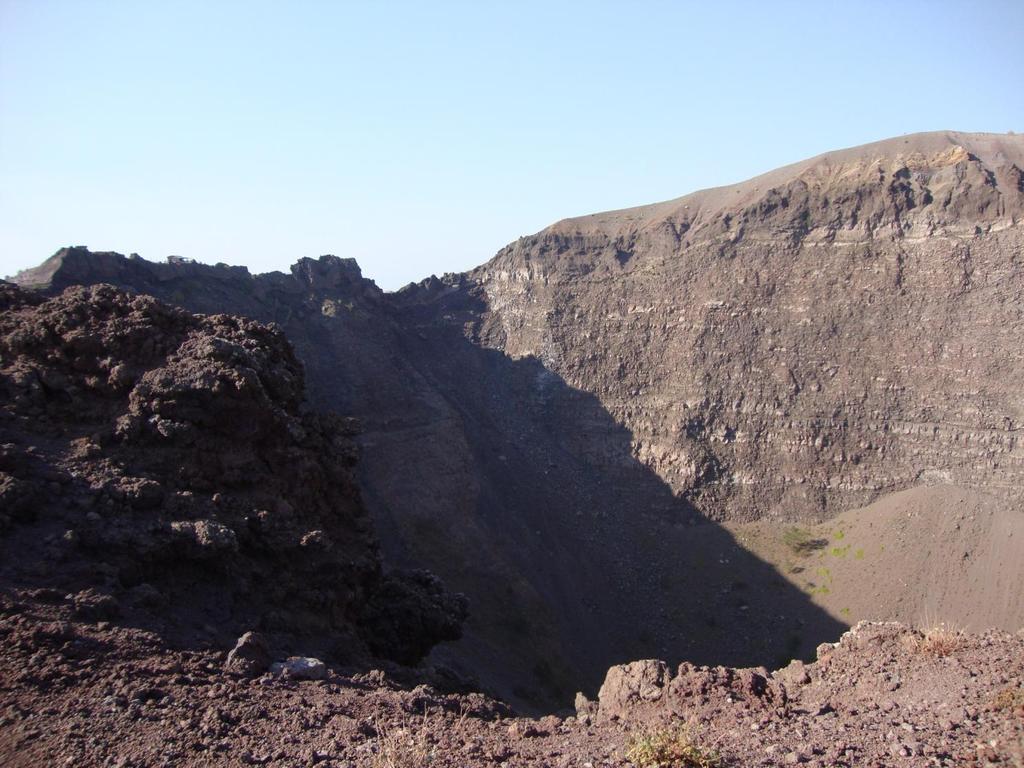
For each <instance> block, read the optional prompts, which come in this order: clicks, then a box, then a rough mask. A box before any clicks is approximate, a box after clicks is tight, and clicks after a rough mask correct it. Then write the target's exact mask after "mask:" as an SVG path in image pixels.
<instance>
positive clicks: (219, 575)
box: [0, 284, 465, 663]
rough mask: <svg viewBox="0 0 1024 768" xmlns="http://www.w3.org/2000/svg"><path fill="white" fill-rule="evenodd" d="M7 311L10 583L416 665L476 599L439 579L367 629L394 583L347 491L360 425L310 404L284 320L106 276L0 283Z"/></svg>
mask: <svg viewBox="0 0 1024 768" xmlns="http://www.w3.org/2000/svg"><path fill="white" fill-rule="evenodd" d="M0 306H2V307H3V310H2V314H0V400H2V406H0V435H2V440H0V442H2V443H3V455H2V459H0V468H2V471H3V473H4V476H3V477H2V478H0V483H2V484H0V489H2V492H3V494H4V496H5V497H10V503H9V504H5V507H4V517H3V522H4V524H5V527H6V531H5V533H4V540H3V542H2V544H3V546H4V550H5V555H4V569H3V578H4V579H5V580H9V581H12V582H13V583H18V584H25V583H33V582H40V583H45V584H46V585H47V586H53V587H60V588H61V589H65V590H67V591H78V590H81V591H78V595H77V596H76V597H75V606H76V611H77V614H76V615H79V616H80V617H82V618H86V619H92V620H111V619H114V618H116V617H117V616H118V614H119V613H120V611H119V610H118V600H117V599H116V595H117V594H124V595H126V596H127V598H128V602H129V603H130V604H133V605H137V606H138V607H139V609H140V610H143V611H145V610H150V611H151V616H152V617H153V620H155V621H158V622H162V621H168V624H169V626H170V629H171V631H172V633H173V632H177V631H180V632H181V633H182V634H183V637H182V638H179V639H181V640H185V641H189V640H190V639H193V638H194V636H195V633H196V632H197V631H198V630H197V627H200V628H203V627H209V628H212V632H213V633H215V634H216V633H220V632H223V633H227V634H237V631H238V630H239V629H240V628H244V627H247V626H258V627H261V628H263V629H265V630H266V631H268V632H269V633H273V634H275V635H276V636H278V637H291V638H295V639H296V640H295V641H296V642H304V643H306V644H308V645H310V646H312V647H325V646H327V647H328V650H334V651H337V650H339V649H341V651H342V655H348V656H349V657H350V658H358V657H360V655H365V653H366V645H365V641H366V639H371V640H372V645H373V651H374V652H375V653H377V654H379V655H381V656H384V657H390V658H397V657H401V660H402V661H404V662H405V663H415V662H416V661H417V660H418V659H419V658H420V657H421V656H422V655H423V654H424V653H426V652H427V650H429V649H430V647H432V646H433V645H434V644H435V643H436V642H438V641H440V640H442V639H454V638H457V637H458V635H459V627H460V623H461V620H462V618H464V616H465V606H464V604H463V602H461V601H460V600H458V599H456V598H454V597H452V596H451V595H449V594H448V593H447V592H446V591H445V589H444V588H443V586H441V584H440V582H438V581H437V580H436V579H434V580H433V581H431V580H430V579H426V580H425V581H424V580H421V581H420V582H410V583H409V584H408V585H407V586H406V588H405V594H407V596H408V598H407V599H408V602H409V603H413V602H414V603H415V613H414V614H413V613H409V614H403V612H402V608H401V607H397V606H396V607H395V608H394V610H393V611H392V612H391V613H390V614H389V619H390V622H391V626H392V627H394V630H393V633H392V635H391V636H389V637H388V638H383V639H382V638H381V637H379V636H378V634H377V633H376V630H375V627H376V625H377V624H378V623H379V621H380V619H379V613H380V610H379V609H378V608H377V607H375V606H376V604H375V603H373V602H372V601H373V598H374V596H376V595H377V594H378V593H380V592H381V591H382V590H385V589H387V588H388V585H390V584H391V583H392V581H393V580H394V579H396V578H400V577H398V576H385V575H384V574H383V572H382V570H381V565H380V559H379V556H378V550H377V541H376V538H375V536H374V534H373V529H372V524H371V522H370V520H369V519H368V517H367V515H366V512H365V509H364V507H363V505H362V502H361V500H360V497H359V493H358V491H357V490H356V487H355V484H354V479H353V476H352V466H353V464H354V462H355V447H354V445H353V442H352V435H353V434H354V428H353V425H352V423H351V422H350V421H348V420H345V419H342V418H340V417H337V416H333V415H327V414H322V413H317V412H315V411H312V410H311V409H309V408H308V407H306V406H305V405H304V402H303V401H304V392H303V385H304V375H303V370H302V366H301V365H300V364H299V362H298V360H297V359H296V357H295V355H294V353H293V352H292V349H291V347H290V346H289V344H288V343H287V341H286V340H285V338H284V336H283V335H282V334H281V332H280V331H279V330H277V329H274V328H271V327H268V326H265V325H262V324H260V323H257V322H254V321H252V320H244V319H241V318H238V317H233V316H228V315H215V316H211V317H204V316H197V315H193V314H190V313H188V312H186V311H184V310H181V309H177V308H174V307H170V306H168V305H166V304H163V303H161V302H159V301H157V300H156V299H153V298H151V297H148V296H131V295H128V294H125V293H123V292H122V291H119V290H117V289H115V288H113V287H111V286H108V285H98V286H93V287H88V288H69V289H68V290H67V291H65V292H64V293H62V294H61V295H59V296H56V297H55V298H52V299H50V300H43V299H42V298H41V297H39V296H37V295H34V294H27V293H25V292H23V291H22V290H20V289H18V288H16V287H14V286H12V285H10V284H3V285H0ZM427 582H429V583H427ZM404 583H405V582H403V584H404ZM153 595H155V596H156V597H155V598H154V597H153ZM371 606H373V607H372V610H371ZM153 611H155V614H153V613H152V612H153ZM203 631H207V630H205V629H204V630H203ZM250 639H251V638H250ZM392 640H393V641H394V642H391V641H392ZM250 645H251V643H250ZM237 650H238V649H236V651H237ZM239 653H241V651H238V652H237V653H235V658H236V659H237V658H240V656H239Z"/></svg>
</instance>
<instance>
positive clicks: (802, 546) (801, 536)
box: [782, 526, 828, 555]
mask: <svg viewBox="0 0 1024 768" xmlns="http://www.w3.org/2000/svg"><path fill="white" fill-rule="evenodd" d="M782 543H783V544H785V545H786V546H787V547H789V548H790V550H792V552H793V553H794V554H796V555H809V554H811V552H814V551H816V550H819V549H824V548H825V547H827V546H828V539H813V538H811V533H810V531H808V530H805V529H804V528H799V527H797V526H793V527H792V528H788V529H786V531H785V532H784V533H783V534H782Z"/></svg>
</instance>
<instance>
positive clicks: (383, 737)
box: [371, 713, 436, 768]
mask: <svg viewBox="0 0 1024 768" xmlns="http://www.w3.org/2000/svg"><path fill="white" fill-rule="evenodd" d="M374 730H375V731H376V732H377V744H376V749H375V750H374V753H373V758H372V762H371V765H372V766H373V768H421V767H422V766H425V765H429V764H430V763H431V762H433V760H434V758H435V756H436V755H435V749H436V748H435V746H434V745H433V744H432V743H431V742H430V739H429V738H428V734H429V733H430V730H431V729H430V727H429V717H428V715H427V713H424V714H423V719H422V722H421V723H420V727H419V728H417V727H415V724H414V723H413V722H411V721H410V720H409V718H405V719H404V720H403V722H402V723H400V724H399V725H397V726H392V725H389V724H388V723H386V722H384V721H383V720H382V719H381V718H380V716H379V715H378V717H376V718H375V719H374Z"/></svg>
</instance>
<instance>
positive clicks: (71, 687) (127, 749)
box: [0, 591, 1024, 768]
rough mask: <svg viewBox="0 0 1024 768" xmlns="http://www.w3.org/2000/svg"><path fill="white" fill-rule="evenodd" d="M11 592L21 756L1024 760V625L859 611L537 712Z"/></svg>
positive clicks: (576, 761) (338, 765)
mask: <svg viewBox="0 0 1024 768" xmlns="http://www.w3.org/2000/svg"><path fill="white" fill-rule="evenodd" d="M0 608H2V610H0V638H2V644H0V763H2V764H4V765H8V766H41V765H46V766H50V765H54V766H61V765H79V766H120V767H121V768H129V767H132V766H134V767H136V768H138V767H140V766H178V765H197V766H204V765H226V766H227V765H231V766H233V765H270V766H309V765H321V766H333V767H334V768H342V766H371V767H382V766H391V767H395V768H399V767H404V766H409V767H410V768H411V766H421V765H436V766H504V767H505V768H511V767H512V766H579V767H580V768H593V767H594V766H628V765H630V764H631V763H630V762H629V761H628V759H627V753H628V749H629V746H630V743H631V738H633V734H635V733H637V732H638V731H641V730H644V729H658V728H668V729H670V730H671V731H676V730H678V729H680V728H682V727H688V728H689V730H690V733H691V735H692V737H693V739H694V740H695V742H696V743H697V744H698V745H700V746H701V747H702V748H703V749H705V750H706V751H711V750H714V751H717V753H718V754H719V755H720V757H721V761H720V764H722V765H736V766H775V765H792V764H800V765H807V766H815V767H817V768H824V766H862V765H867V766H930V765H944V766H981V765H1000V766H1002V765H1009V766H1021V765H1022V764H1024V763H1022V761H1024V692H1022V691H1024V689H1022V677H1024V634H1021V633H1017V634H1013V635H1011V634H1008V633H1002V632H987V633H985V634H983V635H971V636H967V635H964V636H959V635H957V636H956V637H954V638H949V637H946V638H945V639H946V640H951V642H949V643H947V644H946V645H945V646H942V645H938V644H932V645H930V644H929V643H928V642H927V641H926V640H925V638H923V637H922V636H921V635H920V634H919V633H916V632H913V631H911V630H908V629H907V628H905V627H902V626H901V625H897V624H862V625H859V626H858V627H856V628H855V629H854V630H853V631H851V632H849V633H847V634H846V635H844V637H843V638H842V640H841V641H840V642H839V643H837V644H834V645H831V644H827V645H824V646H822V647H821V649H819V660H818V661H817V662H816V663H813V664H809V665H806V666H803V665H800V664H798V663H797V664H794V665H791V666H790V667H788V668H787V669H785V670H782V671H780V672H777V673H775V674H774V675H773V676H767V673H765V672H764V670H747V671H742V672H737V671H735V670H729V669H725V668H714V669H708V668H691V667H686V666H684V668H683V669H682V670H680V674H679V675H678V676H677V677H676V679H675V680H674V681H673V683H672V684H671V685H666V686H664V687H663V688H657V687H654V688H652V687H650V686H648V687H647V689H646V690H645V691H644V692H643V694H642V698H638V699H636V701H635V702H634V701H632V700H630V699H628V698H627V699H622V700H612V699H611V698H610V697H606V696H603V697H602V699H601V702H600V704H601V708H600V710H599V711H596V712H592V713H591V714H584V713H582V712H581V716H580V717H575V716H570V717H565V718H561V717H555V716H549V717H545V718H541V719H539V720H527V719H521V718H515V717H512V716H510V715H509V712H508V710H507V709H506V708H505V707H504V706H503V705H501V704H499V703H497V702H494V701H492V700H490V699H487V698H486V697H483V696H480V695H478V694H470V695H461V696H460V695H442V694H440V693H438V692H437V691H435V690H434V689H432V688H430V687H428V686H423V685H420V686H416V685H415V684H414V683H415V681H406V682H405V684H404V685H403V684H399V683H398V682H395V681H394V680H392V679H390V678H388V676H387V675H385V674H384V673H383V672H380V671H371V672H362V673H360V672H357V671H356V670H353V669H333V670H331V671H330V673H329V675H328V677H327V678H326V679H325V680H320V681H301V682H299V681H288V680H282V679H280V678H274V677H272V676H270V675H264V676H262V677H258V678H255V679H252V680H247V679H242V678H238V677H232V676H229V675H226V674H225V673H224V672H223V663H224V660H225V656H226V653H225V650H226V649H199V650H194V651H171V650H168V649H167V648H166V647H165V645H164V644H163V642H162V641H161V638H160V637H159V636H157V635H155V634H153V633H151V632H147V631H144V630H139V629H131V628H125V627H121V626H116V625H111V624H108V623H106V622H95V623H93V622H84V621H76V620H74V619H73V618H72V616H73V614H72V608H71V606H70V605H69V603H68V602H67V601H65V600H64V599H63V598H62V596H60V595H54V594H49V593H47V592H38V591H37V593H36V594H29V593H27V592H21V593H7V594H5V595H4V596H3V599H2V606H0ZM933 646H934V647H933ZM943 653H945V654H947V655H941V654H943ZM620 671H621V670H620ZM623 679H624V680H626V683H627V684H628V683H630V680H629V673H628V670H627V671H626V673H624V677H623ZM757 681H761V682H760V684H759V683H758V682H757ZM766 681H768V682H767V683H766ZM627 687H628V685H627Z"/></svg>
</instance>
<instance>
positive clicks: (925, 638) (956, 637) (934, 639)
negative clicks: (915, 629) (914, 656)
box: [907, 622, 966, 657]
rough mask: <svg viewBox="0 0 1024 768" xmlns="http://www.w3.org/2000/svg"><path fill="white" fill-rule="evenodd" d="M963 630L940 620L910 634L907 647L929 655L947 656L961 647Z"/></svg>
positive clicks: (964, 638)
mask: <svg viewBox="0 0 1024 768" xmlns="http://www.w3.org/2000/svg"><path fill="white" fill-rule="evenodd" d="M965 641H966V637H965V636H964V631H963V630H962V629H960V628H959V627H954V626H952V625H950V624H947V623H946V622H940V623H938V624H935V625H933V626H932V627H930V628H929V629H926V630H924V631H922V632H920V633H915V634H913V635H911V636H910V637H909V639H908V641H907V647H908V648H909V649H910V650H911V651H915V652H917V653H924V654H928V655H929V656H940V657H941V656H949V655H950V654H951V653H954V652H956V651H958V650H959V649H960V648H962V647H963V645H964V642H965Z"/></svg>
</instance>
